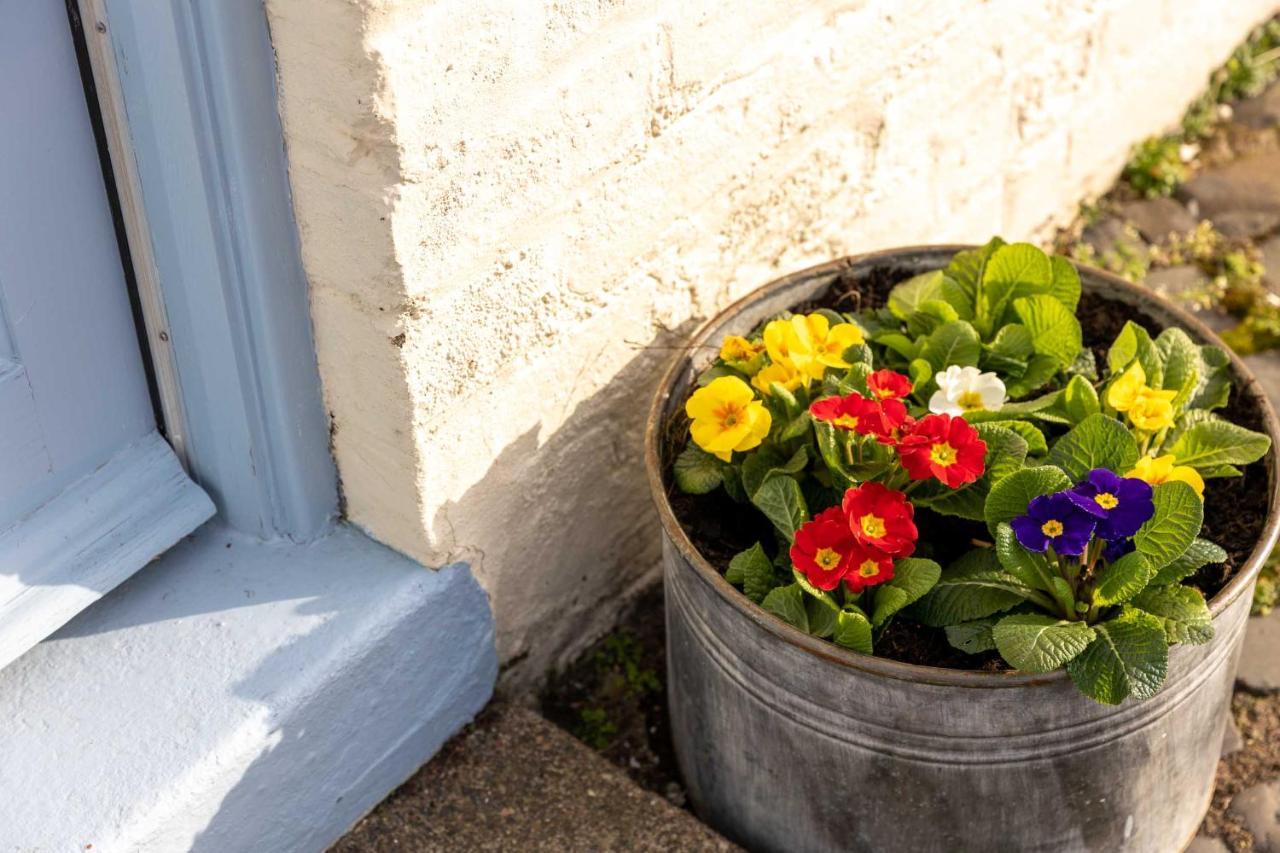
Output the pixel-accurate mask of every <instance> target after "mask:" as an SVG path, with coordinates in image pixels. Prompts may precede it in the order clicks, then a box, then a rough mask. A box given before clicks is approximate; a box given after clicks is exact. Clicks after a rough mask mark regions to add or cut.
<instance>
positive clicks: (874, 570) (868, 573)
mask: <svg viewBox="0 0 1280 853" xmlns="http://www.w3.org/2000/svg"><path fill="white" fill-rule="evenodd" d="M858 574H860V575H862V577H864V578H873V577H875V576H876V575H878V574H880V566H879V564H877V563H876V561H875V560H863V561H862V565H860V566H858Z"/></svg>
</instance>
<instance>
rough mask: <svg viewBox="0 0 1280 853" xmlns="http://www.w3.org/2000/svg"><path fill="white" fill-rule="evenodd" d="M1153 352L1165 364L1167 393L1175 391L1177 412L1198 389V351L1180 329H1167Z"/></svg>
mask: <svg viewBox="0 0 1280 853" xmlns="http://www.w3.org/2000/svg"><path fill="white" fill-rule="evenodd" d="M1155 343H1156V351H1157V352H1159V353H1160V358H1161V360H1162V361H1163V362H1164V383H1163V387H1164V388H1165V389H1166V390H1170V391H1177V392H1178V394H1177V396H1176V397H1174V398H1173V401H1172V403H1173V410H1174V411H1175V412H1176V411H1179V410H1181V408H1182V407H1183V405H1184V404H1185V403H1186V402H1187V401H1188V400H1190V399H1191V396H1192V395H1193V394H1194V393H1195V392H1196V389H1197V388H1199V387H1200V378H1201V377H1200V367H1201V364H1202V363H1203V362H1202V361H1201V358H1200V347H1199V346H1198V345H1197V344H1196V343H1195V341H1193V340H1191V336H1190V335H1188V334H1187V333H1186V332H1184V331H1182V330H1181V329H1178V328H1175V327H1172V326H1171V327H1169V328H1167V329H1165V330H1164V331H1163V332H1161V333H1160V336H1159V337H1158V338H1156V342H1155Z"/></svg>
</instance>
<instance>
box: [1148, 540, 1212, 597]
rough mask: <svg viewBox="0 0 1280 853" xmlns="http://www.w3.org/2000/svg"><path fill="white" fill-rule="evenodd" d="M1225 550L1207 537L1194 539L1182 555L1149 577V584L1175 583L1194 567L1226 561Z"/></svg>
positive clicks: (1188, 573) (1186, 575)
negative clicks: (1152, 576)
mask: <svg viewBox="0 0 1280 853" xmlns="http://www.w3.org/2000/svg"><path fill="white" fill-rule="evenodd" d="M1226 559H1227V552H1226V551H1224V550H1222V549H1221V548H1219V547H1218V546H1217V545H1215V544H1213V543H1212V542H1210V541H1209V540H1208V539H1195V540H1192V542H1191V544H1190V545H1188V546H1187V550H1185V551H1183V552H1182V555H1181V556H1179V557H1176V558H1175V559H1174V560H1173V561H1172V562H1170V563H1169V564H1168V565H1166V566H1165V567H1164V568H1163V569H1161V570H1160V571H1159V573H1158V574H1157V575H1156V576H1155V577H1154V578H1152V579H1151V585H1152V586H1156V585H1162V584H1171V583H1177V582H1178V581H1180V580H1182V579H1183V578H1185V577H1189V576H1190V575H1191V574H1192V573H1193V572H1194V571H1195V570H1196V569H1198V568H1200V567H1201V566H1207V565H1210V564H1211V563H1222V562H1226Z"/></svg>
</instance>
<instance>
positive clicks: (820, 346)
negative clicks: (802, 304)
mask: <svg viewBox="0 0 1280 853" xmlns="http://www.w3.org/2000/svg"><path fill="white" fill-rule="evenodd" d="M863 341H864V339H863V336H862V330H861V329H859V328H858V327H857V326H855V325H854V324H852V323H837V324H836V325H835V326H832V325H831V321H829V320H828V319H827V318H826V317H825V316H824V315H822V314H806V315H804V316H799V315H797V316H795V317H792V318H791V319H789V320H773V321H772V322H770V323H769V324H767V325H766V326H765V327H764V343H765V348H766V349H767V350H768V351H769V359H770V360H771V361H772V362H773V363H774V364H785V365H788V366H790V367H794V368H795V369H796V370H798V371H800V372H801V373H804V374H806V375H808V376H810V377H812V378H813V379H821V378H822V374H823V373H824V372H826V369H827V368H828V367H836V368H847V367H849V363H848V362H846V361H845V360H844V358H843V355H844V351H845V350H846V349H848V348H849V347H851V346H855V345H857V344H860V343H863Z"/></svg>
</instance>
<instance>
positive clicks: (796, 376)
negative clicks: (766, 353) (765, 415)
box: [751, 364, 809, 395]
mask: <svg viewBox="0 0 1280 853" xmlns="http://www.w3.org/2000/svg"><path fill="white" fill-rule="evenodd" d="M774 382H777V383H778V384H779V385H781V386H782V387H783V388H786V389H787V390H788V391H793V392H794V391H795V390H796V389H797V388H799V387H800V386H802V385H803V386H805V387H808V385H809V377H808V376H805V375H804V374H803V373H801V372H800V371H798V370H796V369H795V368H794V367H792V366H791V365H789V364H771V365H769V366H768V367H765V368H763V369H761V370H760V371H759V372H758V373H757V374H756V375H755V376H754V377H752V379H751V384H752V385H754V386H755V387H756V388H758V389H759V390H760V393H761V394H766V395H768V394H772V393H773V389H772V388H771V387H770V386H771V385H772V384H773V383H774Z"/></svg>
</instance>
